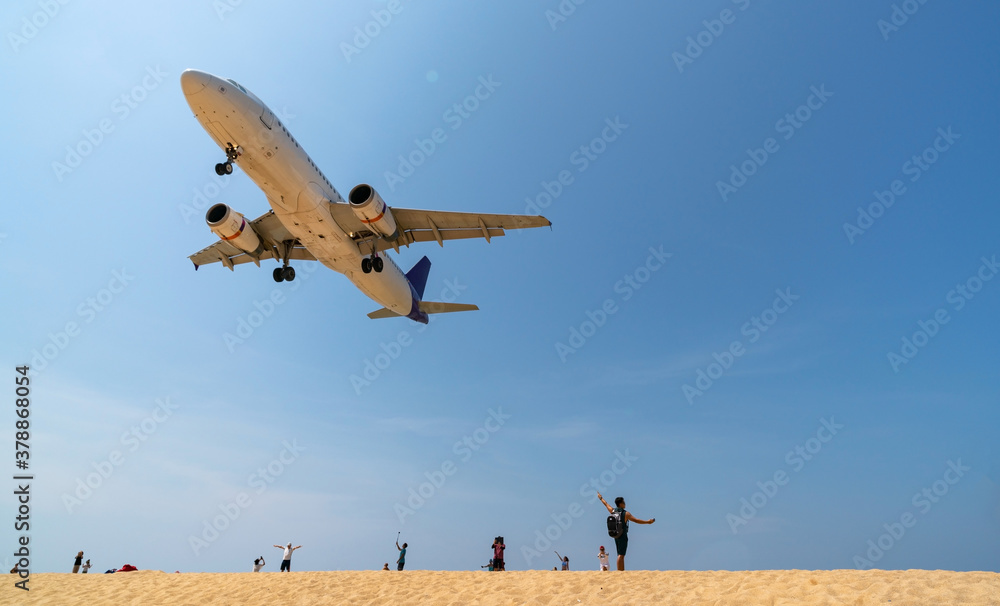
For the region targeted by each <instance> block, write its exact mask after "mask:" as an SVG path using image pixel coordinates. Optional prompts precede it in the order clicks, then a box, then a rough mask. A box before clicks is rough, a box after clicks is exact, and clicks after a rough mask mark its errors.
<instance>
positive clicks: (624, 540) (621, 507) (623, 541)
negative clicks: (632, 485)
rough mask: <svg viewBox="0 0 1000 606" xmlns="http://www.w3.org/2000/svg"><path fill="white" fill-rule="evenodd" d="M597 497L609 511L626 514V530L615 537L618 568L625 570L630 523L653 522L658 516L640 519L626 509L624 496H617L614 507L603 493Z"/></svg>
mask: <svg viewBox="0 0 1000 606" xmlns="http://www.w3.org/2000/svg"><path fill="white" fill-rule="evenodd" d="M597 498H598V499H600V500H601V503H604V506H605V507H607V508H608V513H615V512H616V511H621V512H624V514H625V532H623V533H622V536H620V537H615V549H616V550H617V551H618V570H625V552H626V551H628V523H629V522H630V521H631V522H635V523H636V524H652V523H653V522H655V521H656V518H650V519H648V520H640V519H639V518H637V517H635V516H633V515H632V514H631V513H629V512H628V511H626V510H625V499H624V498H623V497H615V507H614V509H612V507H611V506H610V505H608V502H607V501H605V500H604V497H602V496H601V493H597Z"/></svg>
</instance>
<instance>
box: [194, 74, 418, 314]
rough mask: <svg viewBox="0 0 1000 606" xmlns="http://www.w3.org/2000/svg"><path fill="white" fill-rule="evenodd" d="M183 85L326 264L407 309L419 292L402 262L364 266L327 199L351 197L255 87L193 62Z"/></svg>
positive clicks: (211, 130) (205, 120)
mask: <svg viewBox="0 0 1000 606" xmlns="http://www.w3.org/2000/svg"><path fill="white" fill-rule="evenodd" d="M181 87H182V89H183V90H184V96H185V98H186V99H187V102H188V105H190V106H191V109H192V110H194V114H195V117H196V118H197V119H198V122H200V123H201V125H202V127H203V128H204V129H205V130H206V131H207V132H208V134H209V135H210V136H211V137H212V139H213V140H214V141H215V143H216V144H217V145H218V146H219V147H220V148H222V149H223V150H225V149H226V148H227V147H228V146H230V145H232V146H234V147H236V148H237V150H238V152H239V156H238V157H237V158H236V160H235V164H236V165H237V166H239V167H240V168H241V169H242V170H243V172H245V173H246V174H247V176H249V177H250V179H251V180H252V181H253V182H254V183H256V184H257V187H259V188H260V189H261V190H262V191H263V192H264V195H265V196H267V201H268V203H269V204H270V205H271V208H272V209H274V213H275V215H277V217H278V219H279V220H280V221H281V223H282V224H283V225H284V226H285V228H286V229H288V231H289V232H290V233H291V234H292V235H293V236H294V237H295V238H296V239H298V241H299V242H300V243H301V244H302V245H303V246H305V247H306V248H307V249H308V250H309V252H310V253H311V254H312V255H313V256H314V257H316V259H317V260H318V261H319V262H320V263H322V264H323V265H325V266H327V267H329V268H330V269H332V270H334V271H337V272H340V273H342V274H344V275H345V276H347V278H348V279H349V280H350V281H351V282H353V283H354V284H355V285H356V286H357V287H358V288H359V289H360V290H361V291H362V292H363V293H365V294H366V295H368V296H369V297H371V298H372V299H373V300H374V301H376V302H377V303H379V304H381V305H383V306H384V307H386V308H388V309H390V310H391V311H393V312H396V313H398V314H400V315H402V316H405V315H407V314H409V313H410V311H411V307H412V306H413V294H412V292H411V289H410V283H409V281H408V280H407V279H406V276H405V275H404V274H403V272H402V270H400V268H399V267H398V266H397V265H396V264H395V263H394V262H393V261H392V259H391V258H389V256H388V255H385V254H382V255H380V256H381V257H382V259H383V260H384V261H385V266H384V269H383V270H382V271H381V272H372V273H367V274H366V273H364V272H362V271H361V260H362V258H363V257H365V256H367V255H366V253H365V252H363V251H361V250H359V248H358V246H357V244H355V242H354V241H353V240H352V239H351V237H350V236H349V235H348V234H347V233H346V232H345V231H344V230H343V229H342V228H341V227H340V225H338V224H337V222H336V221H334V220H333V217H332V215H331V214H330V209H329V206H328V205H329V204H330V203H333V204H346V202H345V201H344V199H343V198H341V196H340V194H339V193H337V190H336V189H335V188H334V187H333V185H331V184H330V182H329V181H327V179H326V177H325V176H323V173H322V172H321V171H320V170H319V168H318V167H317V166H316V164H315V163H314V162H313V161H312V160H311V159H310V158H309V155H308V154H307V153H306V152H305V150H304V149H302V147H301V146H300V145H299V144H298V142H297V141H296V140H295V139H294V138H293V137H292V135H291V133H289V132H288V129H287V128H285V126H284V125H283V124H282V123H281V121H280V120H278V118H277V116H275V115H274V113H273V112H272V111H271V110H270V109H268V107H267V106H266V105H264V103H263V102H261V100H260V99H258V98H257V97H256V96H255V95H254V94H253V93H251V92H249V91H247V90H246V89H245V88H243V87H242V86H240V85H239V84H237V83H236V82H234V81H232V80H224V79H222V78H219V77H217V76H213V75H212V74H208V73H205V72H200V71H196V70H187V71H185V72H184V73H183V74H182V75H181Z"/></svg>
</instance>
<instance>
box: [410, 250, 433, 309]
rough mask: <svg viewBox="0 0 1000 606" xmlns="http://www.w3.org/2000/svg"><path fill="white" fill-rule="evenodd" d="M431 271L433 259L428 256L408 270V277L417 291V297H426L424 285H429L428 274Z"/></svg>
mask: <svg viewBox="0 0 1000 606" xmlns="http://www.w3.org/2000/svg"><path fill="white" fill-rule="evenodd" d="M430 273H431V260H430V259H428V258H427V257H426V256H425V257H423V258H422V259H420V260H419V261H417V264H416V265H414V266H413V267H411V268H410V271H408V272H406V279H407V280H409V281H410V284H411V285H412V286H413V290H415V291H417V297H419V298H420V299H423V298H424V287H425V286H427V275H428V274H430Z"/></svg>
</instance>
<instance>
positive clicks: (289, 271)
mask: <svg viewBox="0 0 1000 606" xmlns="http://www.w3.org/2000/svg"><path fill="white" fill-rule="evenodd" d="M294 244H295V241H294V240H286V241H284V242H282V243H281V244H278V246H277V249H278V254H279V255H280V256H281V267H275V268H274V272H273V273H272V274H271V276H273V277H274V281H275V282H291V281H292V280H294V279H295V268H294V267H291V266H289V265H288V258H289V257H290V256H291V253H292V247H293V246H294Z"/></svg>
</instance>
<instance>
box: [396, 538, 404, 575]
mask: <svg viewBox="0 0 1000 606" xmlns="http://www.w3.org/2000/svg"><path fill="white" fill-rule="evenodd" d="M396 549H398V550H399V559H397V560H396V570H399V571H402V570H403V566H405V565H406V543H403V546H402V547H400V546H399V541H396Z"/></svg>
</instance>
